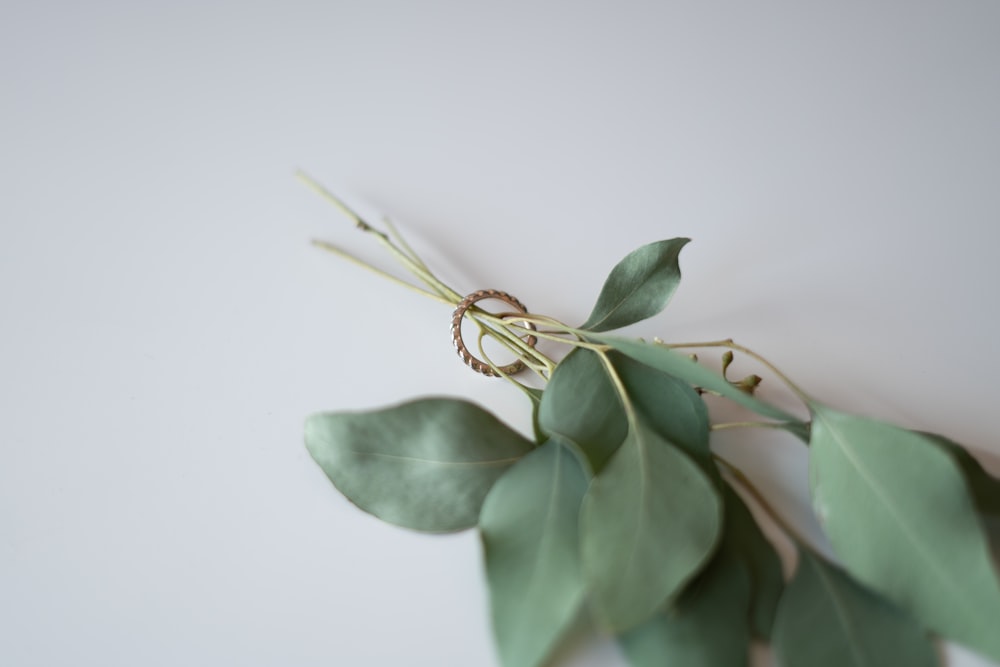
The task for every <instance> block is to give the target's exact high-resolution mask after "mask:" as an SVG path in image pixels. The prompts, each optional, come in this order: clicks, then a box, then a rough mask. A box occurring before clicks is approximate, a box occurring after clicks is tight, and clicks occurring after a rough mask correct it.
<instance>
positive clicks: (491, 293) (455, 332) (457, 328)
mask: <svg viewBox="0 0 1000 667" xmlns="http://www.w3.org/2000/svg"><path fill="white" fill-rule="evenodd" d="M483 299H497V300H499V301H503V302H504V303H507V304H509V305H511V306H513V307H514V308H516V309H517V311H518V312H516V313H499V314H498V316H499V317H502V318H512V319H516V318H517V316H518V315H519V314H527V313H528V309H527V308H526V307H525V305H524V304H523V303H521V302H520V301H518V300H517V299H515V298H514V297H512V296H511V295H510V294H507V293H506V292H501V291H500V290H495V289H481V290H478V291H476V292H473V293H472V294H470V295H469V296H467V297H465V298H464V299H462V300H461V301H460V302H459V304H458V306H457V307H456V308H455V312H454V313H453V314H452V316H451V342H452V343H453V344H454V345H455V349H456V350H457V351H458V356H459V357H461V358H462V361H463V362H464V363H465V365H466V366H468V367H469V368H471V369H472V370H474V371H476V372H477V373H482V374H483V375H486V376H488V377H497V376H499V375H500V374H501V373H502V374H504V375H513V374H514V373H517V372H518V371H521V370H523V369H524V362H523V361H521V360H520V359H518V360H517V361H515V362H513V363H510V364H507V365H506V366H498V367H497V368H496V369H495V368H493V366H491V365H490V364H488V363H486V362H485V361H482V360H481V359H477V358H476V357H474V356H473V355H472V353H471V352H469V348H467V347H466V346H465V341H463V340H462V319H463V318H464V317H465V313H466V311H468V310H469V308H470V307H472V305H473V304H474V303H476V302H477V301H482V300H483ZM524 325H525V328H527V329H531V330H532V331H534V330H535V325H534V324H532V323H531V322H529V321H527V320H524ZM524 342H525V344H526V345H528V346H529V347H534V346H535V343H537V342H538V339H537V338H536V337H535V336H527V337H526V338H524ZM497 370H499V371H500V372H499V373H498V372H497Z"/></svg>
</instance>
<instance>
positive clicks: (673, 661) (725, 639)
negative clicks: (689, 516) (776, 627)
mask: <svg viewBox="0 0 1000 667" xmlns="http://www.w3.org/2000/svg"><path fill="white" fill-rule="evenodd" d="M750 587H751V585H750V575H749V573H748V572H747V569H746V567H745V565H744V563H743V562H742V561H741V560H740V559H739V558H736V557H734V556H733V555H732V554H731V553H730V552H728V551H726V550H723V549H720V551H719V553H718V554H717V555H716V557H715V558H714V559H712V562H711V564H710V565H709V566H708V568H707V569H706V570H705V571H704V572H703V573H701V574H700V575H699V576H698V578H697V579H695V580H694V581H693V582H692V583H691V584H690V585H689V586H688V587H687V588H686V589H685V590H684V593H683V594H682V595H681V597H680V599H679V600H678V601H677V603H676V604H675V605H673V607H671V608H670V609H669V610H667V611H664V612H660V613H658V614H656V615H654V616H653V617H652V618H651V619H649V620H648V621H646V622H645V623H643V624H642V625H640V626H639V627H637V628H635V629H634V630H632V631H630V632H627V633H626V634H624V635H622V636H621V637H620V638H619V643H620V644H621V646H622V648H623V649H624V650H625V655H626V656H627V657H628V661H629V663H630V664H631V665H633V667H664V666H667V665H678V666H679V667H743V666H744V665H746V664H747V654H748V651H749V646H750V629H749V626H748V623H747V607H748V606H749V600H750Z"/></svg>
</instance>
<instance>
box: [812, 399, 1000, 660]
mask: <svg viewBox="0 0 1000 667" xmlns="http://www.w3.org/2000/svg"><path fill="white" fill-rule="evenodd" d="M810 408H811V410H812V413H813V417H814V418H813V425H812V441H811V453H810V483H811V488H812V497H813V504H814V505H815V509H816V513H817V515H818V516H819V519H820V522H821V524H822V525H823V528H824V530H825V532H826V534H827V535H828V536H829V538H830V542H831V543H832V544H833V547H834V550H835V551H836V552H837V555H838V556H839V557H840V559H841V560H842V561H843V562H844V565H845V566H846V567H847V569H848V570H849V571H850V572H851V574H852V575H854V576H855V577H856V578H857V579H859V580H860V581H861V582H862V583H864V584H865V585H867V586H869V587H871V588H873V589H875V590H877V591H879V592H881V593H882V594H884V595H885V596H886V597H888V598H889V599H890V600H892V601H893V602H895V603H896V604H898V605H900V606H901V607H902V608H903V609H905V610H907V611H909V612H911V613H912V614H913V615H914V616H916V617H917V619H918V620H920V621H921V622H922V623H924V624H925V625H926V626H928V627H930V628H932V629H934V630H935V631H937V632H939V633H941V634H943V635H946V636H948V637H950V638H952V639H954V640H956V641H958V642H960V643H963V644H966V645H967V646H969V647H971V648H973V649H975V650H977V651H979V652H981V653H983V654H984V655H987V656H989V657H991V658H993V659H994V660H1000V632H998V629H1000V625H998V620H997V619H1000V584H998V581H997V574H996V572H995V571H994V568H993V564H992V562H991V557H990V553H989V548H988V545H987V542H986V538H985V536H984V534H983V529H982V527H981V526H980V524H979V521H978V519H977V516H976V513H975V508H974V506H973V503H972V500H971V498H970V493H969V490H968V487H967V484H966V481H965V478H964V476H963V475H962V471H961V470H960V469H959V467H958V464H957V463H956V462H955V460H954V458H953V457H952V456H951V455H949V454H948V453H947V452H946V451H944V450H942V449H941V447H939V446H938V445H937V444H936V443H935V442H934V441H932V440H930V439H929V438H927V437H926V436H923V435H920V434H918V433H914V432H912V431H907V430H904V429H901V428H897V427H895V426H891V425H889V424H885V423H882V422H879V421H875V420H872V419H864V418H861V417H854V416H851V415H847V414H844V413H841V412H837V411H835V410H832V409H830V408H827V407H825V406H821V405H817V404H812V405H811V406H810Z"/></svg>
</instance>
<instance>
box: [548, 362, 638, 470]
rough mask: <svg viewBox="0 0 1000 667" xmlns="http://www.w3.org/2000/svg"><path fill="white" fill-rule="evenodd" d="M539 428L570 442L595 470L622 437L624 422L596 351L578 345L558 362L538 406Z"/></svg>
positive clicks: (609, 381) (625, 425)
mask: <svg viewBox="0 0 1000 667" xmlns="http://www.w3.org/2000/svg"><path fill="white" fill-rule="evenodd" d="M538 423H539V425H540V426H541V429H542V431H544V432H545V433H548V434H549V435H552V436H558V437H560V438H564V439H566V440H571V441H572V442H574V443H575V444H576V445H577V446H578V447H579V448H580V449H581V450H582V451H583V452H584V453H585V454H586V455H587V459H588V460H589V461H590V466H591V468H592V469H593V470H594V471H595V472H599V471H600V470H601V468H603V467H604V465H605V464H606V463H607V461H608V459H609V458H610V457H611V455H612V454H614V452H615V450H616V449H618V446H619V445H621V443H622V441H623V440H624V439H625V433H626V432H627V431H628V422H627V421H626V419H625V410H624V408H623V407H622V402H621V399H620V398H619V397H618V391H617V390H616V389H615V385H614V383H613V382H612V381H611V378H610V377H608V372H607V370H606V369H605V367H604V363H603V362H602V361H601V359H600V357H599V356H598V355H597V353H595V352H592V351H590V350H587V349H583V348H578V349H575V350H573V351H572V352H570V353H569V354H568V355H566V357H565V358H564V359H563V360H562V361H560V362H559V364H558V365H557V366H556V370H555V371H554V372H553V373H552V377H551V379H550V380H549V383H548V385H547V386H546V388H545V393H544V394H542V402H541V405H540V406H539V408H538Z"/></svg>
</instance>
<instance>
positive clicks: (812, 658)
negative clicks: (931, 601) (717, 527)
mask: <svg viewBox="0 0 1000 667" xmlns="http://www.w3.org/2000/svg"><path fill="white" fill-rule="evenodd" d="M774 652H775V656H776V658H777V661H778V665H779V667H800V666H802V665H808V667H897V666H898V667H933V666H934V665H936V664H937V656H936V655H935V652H934V647H933V645H932V644H931V642H930V640H929V638H928V637H927V633H925V632H924V631H923V630H922V629H921V628H920V626H919V625H917V623H916V622H914V620H913V619H912V618H911V617H909V616H908V615H906V614H904V613H903V612H902V611H901V610H900V609H898V608H896V607H894V606H893V605H891V604H890V603H889V602H887V601H886V600H883V599H882V598H880V597H879V596H878V595H876V594H875V593H873V592H871V591H869V590H867V589H865V588H864V587H863V586H861V585H860V584H859V583H857V582H856V581H853V580H852V579H851V577H850V576H849V575H847V573H845V572H843V571H842V570H840V569H839V568H836V567H834V566H832V565H830V564H829V563H825V562H824V561H823V560H822V559H820V558H819V557H818V556H814V555H813V554H811V553H809V551H808V550H807V549H800V550H799V566H798V570H797V571H796V573H795V576H794V577H793V578H792V581H791V582H789V584H788V587H787V588H786V589H785V594H784V595H783V596H782V598H781V605H780V606H779V608H778V616H777V619H776V621H775V626H774Z"/></svg>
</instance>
